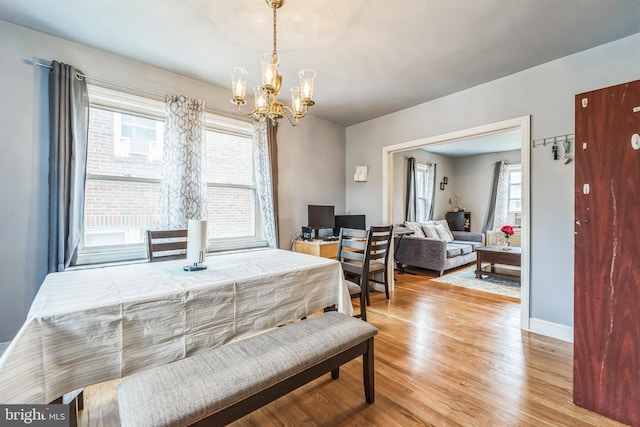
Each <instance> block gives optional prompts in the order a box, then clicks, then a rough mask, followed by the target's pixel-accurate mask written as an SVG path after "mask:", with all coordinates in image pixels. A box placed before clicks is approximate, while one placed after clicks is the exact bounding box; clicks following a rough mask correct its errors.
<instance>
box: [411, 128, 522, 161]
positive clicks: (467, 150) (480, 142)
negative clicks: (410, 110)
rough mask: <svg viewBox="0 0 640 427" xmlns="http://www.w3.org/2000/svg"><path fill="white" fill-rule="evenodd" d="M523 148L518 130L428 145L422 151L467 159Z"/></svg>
mask: <svg viewBox="0 0 640 427" xmlns="http://www.w3.org/2000/svg"><path fill="white" fill-rule="evenodd" d="M521 148H522V139H521V136H520V130H519V129H517V130H510V131H506V132H499V133H494V134H491V135H482V136H476V137H472V138H466V139H457V140H455V141H450V142H446V143H444V144H433V145H427V146H425V147H423V148H422V149H423V150H425V151H428V152H430V153H435V154H440V155H441V156H446V157H467V156H477V155H480V154H489V153H500V152H503V151H512V150H520V149H521Z"/></svg>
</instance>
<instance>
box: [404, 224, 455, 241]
mask: <svg viewBox="0 0 640 427" xmlns="http://www.w3.org/2000/svg"><path fill="white" fill-rule="evenodd" d="M404 226H405V227H407V228H408V229H409V230H411V231H413V235H414V236H416V237H426V236H425V235H424V232H423V231H422V226H421V225H420V223H419V222H411V221H405V222H404ZM452 240H453V239H452Z"/></svg>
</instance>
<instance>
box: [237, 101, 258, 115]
mask: <svg viewBox="0 0 640 427" xmlns="http://www.w3.org/2000/svg"><path fill="white" fill-rule="evenodd" d="M236 105H237V106H238V111H239V112H240V114H242V115H243V116H253V115H255V114H256V113H257V112H258V109H257V108H256V109H254V110H253V111H252V112H250V113H245V112H244V111H242V104H236Z"/></svg>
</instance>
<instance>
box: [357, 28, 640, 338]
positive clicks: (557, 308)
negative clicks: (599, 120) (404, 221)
mask: <svg viewBox="0 0 640 427" xmlns="http://www.w3.org/2000/svg"><path fill="white" fill-rule="evenodd" d="M638 58H640V34H636V35H634V36H631V37H627V38H624V39H621V40H618V41H616V42H613V43H609V44H606V45H603V46H599V47H597V48H594V49H590V50H587V51H584V52H580V53H577V54H574V55H571V56H568V57H565V58H561V59H559V60H556V61H553V62H549V63H547V64H543V65H541V66H538V67H534V68H531V69H529V70H525V71H523V72H520V73H516V74H513V75H510V76H507V77H504V78H501V79H499V80H495V81H492V82H489V83H486V84H483V85H479V86H476V87H473V88H471V89H468V90H465V91H462V92H458V93H455V94H452V95H449V96H446V97H443V98H440V99H437V100H434V101H432V102H428V103H424V104H421V105H418V106H415V107H412V108H409V109H406V110H402V111H399V112H396V113H393V114H390V115H387V116H383V117H380V118H378V119H374V120H370V121H368V122H364V123H360V124H357V125H354V126H350V127H349V128H347V156H346V159H347V165H346V166H347V174H349V172H350V171H351V170H352V169H353V165H354V164H355V163H354V162H357V163H358V164H367V165H369V181H368V182H367V183H364V184H365V186H358V188H357V191H356V187H355V186H354V183H353V182H351V181H349V180H347V209H358V210H362V211H364V212H365V213H366V214H367V215H368V216H369V217H371V218H375V219H376V220H377V221H378V222H380V221H381V220H382V212H383V208H382V182H381V179H382V147H385V146H389V145H394V144H399V143H403V142H407V141H415V140H418V139H421V138H425V137H429V136H435V135H441V134H445V133H448V132H453V131H457V130H461V129H468V128H472V127H475V126H480V125H485V124H488V123H495V122H499V121H502V120H507V119H513V118H516V117H522V116H527V115H531V117H532V120H531V125H532V126H531V137H532V138H533V139H538V138H543V137H551V136H555V135H563V134H566V133H572V132H573V129H574V107H573V105H574V96H575V95H576V94H579V93H582V92H586V91H590V90H594V89H598V88H602V87H606V86H611V85H615V84H619V83H624V82H627V81H632V80H637V79H639V78H640V61H638ZM434 84H437V82H435V83H434ZM548 151H549V150H547V149H542V148H534V149H532V150H531V179H532V188H531V277H530V283H531V289H530V304H531V310H530V315H531V317H532V318H535V319H539V320H540V321H542V322H548V323H552V324H558V325H567V326H572V325H573V200H574V199H573V197H574V196H573V194H574V189H573V182H574V179H573V177H574V172H573V171H574V168H573V163H570V164H568V165H563V164H562V162H560V161H556V162H554V161H549V154H550V153H549V152H548ZM363 194H366V197H364V196H363Z"/></svg>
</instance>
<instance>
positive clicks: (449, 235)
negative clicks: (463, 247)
mask: <svg viewBox="0 0 640 427" xmlns="http://www.w3.org/2000/svg"><path fill="white" fill-rule="evenodd" d="M433 223H434V224H442V226H443V227H444V229H445V230H446V232H447V236H448V237H449V239H451V240H455V238H454V237H453V233H452V232H451V229H450V228H449V223H448V222H447V220H446V219H439V220H437V221H433ZM451 240H448V241H451Z"/></svg>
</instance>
